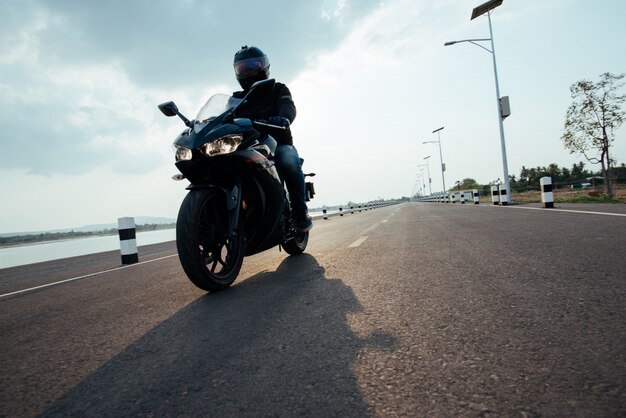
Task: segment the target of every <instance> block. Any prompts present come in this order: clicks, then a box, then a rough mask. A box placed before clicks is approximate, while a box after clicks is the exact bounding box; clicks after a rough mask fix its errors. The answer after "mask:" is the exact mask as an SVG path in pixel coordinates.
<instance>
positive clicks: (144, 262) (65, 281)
mask: <svg viewBox="0 0 626 418" xmlns="http://www.w3.org/2000/svg"><path fill="white" fill-rule="evenodd" d="M177 255H178V254H173V255H166V256H165V257H160V258H155V259H154V260H148V261H141V262H139V263H135V264H130V265H128V266H121V267H116V268H113V269H109V270H104V271H98V272H96V273H90V274H85V275H84V276H79V277H72V278H71V279H65V280H61V281H58V282H53V283H48V284H42V285H41V286H35V287H29V288H28V289H22V290H17V291H15V292H11V293H5V294H3V295H0V299H2V298H5V297H9V296H13V295H19V294H20V293H26V292H30V291H33V290H37V289H44V288H46V287H51V286H57V285H60V284H63V283H68V282H73V281H76V280H82V279H87V278H89V277H94V276H99V275H101V274H105V273H111V272H113V271H118V270H123V269H126V268H129V267H135V266H139V265H141V264H147V263H152V262H154V261H160V260H165V259H166V258H171V257H176V256H177Z"/></svg>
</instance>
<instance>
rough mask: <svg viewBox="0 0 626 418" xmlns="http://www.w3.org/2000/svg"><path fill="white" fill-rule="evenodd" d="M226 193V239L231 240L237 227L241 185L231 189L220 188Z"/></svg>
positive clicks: (238, 183)
mask: <svg viewBox="0 0 626 418" xmlns="http://www.w3.org/2000/svg"><path fill="white" fill-rule="evenodd" d="M222 190H223V191H224V193H226V209H228V238H233V237H234V236H235V235H236V234H237V226H238V225H239V211H240V210H241V183H240V182H237V184H235V185H233V186H232V187H226V188H222Z"/></svg>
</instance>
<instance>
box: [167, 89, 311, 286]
mask: <svg viewBox="0 0 626 418" xmlns="http://www.w3.org/2000/svg"><path fill="white" fill-rule="evenodd" d="M274 83H275V81H274V80H272V79H269V80H262V81H258V82H256V83H255V84H254V85H253V86H252V87H251V88H250V91H249V92H248V94H247V95H246V96H245V97H243V98H241V99H238V98H234V97H232V96H230V95H226V94H216V95H213V96H212V97H211V98H210V99H209V100H208V101H207V102H206V104H205V105H204V106H202V108H201V109H200V110H199V112H198V115H197V116H196V118H195V119H194V120H189V119H187V118H186V117H185V116H184V115H183V114H181V113H180V112H179V110H178V107H177V106H176V104H175V103H174V102H171V101H170V102H166V103H162V104H160V105H159V106H158V107H159V109H160V110H161V112H162V113H163V114H164V115H165V116H178V117H179V118H180V119H182V121H183V122H184V123H185V125H186V129H185V130H183V132H182V133H181V134H180V135H178V137H177V138H176V139H175V140H174V144H173V146H174V149H175V153H176V154H175V160H176V162H175V164H176V167H177V168H178V170H179V171H180V174H176V175H174V176H173V177H172V178H173V179H174V180H183V179H187V180H188V181H189V182H190V184H189V186H188V187H187V190H189V192H188V194H187V195H186V196H185V198H184V200H183V202H182V204H181V206H180V210H179V212H178V218H177V221H176V246H177V249H178V256H179V259H180V262H181V265H182V267H183V270H184V271H185V273H186V274H187V276H188V278H189V279H190V280H191V282H193V283H194V284H195V285H196V286H198V287H199V288H201V289H204V290H206V291H209V292H217V291H220V290H223V289H226V288H227V287H229V286H230V285H231V284H232V283H233V281H235V279H236V278H237V275H238V274H239V271H240V269H241V266H242V263H243V259H244V257H245V256H250V255H253V254H257V253H259V252H262V251H265V250H268V249H270V248H272V247H275V246H277V245H278V246H279V249H280V248H282V249H284V250H285V251H286V252H287V253H288V254H290V255H298V254H301V253H302V252H304V250H305V249H306V246H307V243H308V240H309V232H308V231H306V232H302V231H299V230H297V229H296V227H295V222H294V219H293V218H292V214H291V210H290V204H289V194H288V191H287V189H286V187H285V184H284V181H283V180H282V179H281V178H280V176H279V174H278V172H277V170H276V167H275V165H274V161H273V157H274V152H275V150H276V145H277V143H276V140H275V139H274V138H273V137H272V135H271V133H272V132H275V131H274V130H280V129H288V128H284V127H282V126H276V125H271V124H269V123H267V122H266V121H261V120H251V119H247V118H240V117H237V110H238V108H239V107H240V106H241V105H242V104H244V103H246V101H247V100H248V99H250V98H251V97H252V96H253V95H256V94H266V93H267V92H268V91H271V89H273V87H274ZM302 161H303V160H301V163H302ZM312 176H315V173H309V174H305V177H312ZM305 185H306V200H307V201H308V200H310V199H311V198H313V195H314V194H315V189H314V187H313V183H312V182H306V183H305Z"/></svg>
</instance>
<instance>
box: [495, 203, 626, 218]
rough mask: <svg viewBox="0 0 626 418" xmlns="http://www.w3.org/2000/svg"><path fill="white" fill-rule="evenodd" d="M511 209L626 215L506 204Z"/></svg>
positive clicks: (612, 214)
mask: <svg viewBox="0 0 626 418" xmlns="http://www.w3.org/2000/svg"><path fill="white" fill-rule="evenodd" d="M491 207H503V206H495V205H492V206H491ZM506 207H507V208H509V209H532V210H543V211H545V212H570V213H589V214H591V215H606V216H626V213H611V212H592V211H589V210H574V209H556V208H549V209H546V208H535V207H530V206H506Z"/></svg>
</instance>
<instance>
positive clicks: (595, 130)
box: [561, 73, 626, 197]
mask: <svg viewBox="0 0 626 418" xmlns="http://www.w3.org/2000/svg"><path fill="white" fill-rule="evenodd" d="M623 78H624V74H620V75H614V74H611V73H604V74H602V75H600V81H598V82H597V83H594V82H593V81H588V80H581V81H579V82H577V83H575V84H572V86H571V87H570V92H571V93H572V99H573V102H572V104H571V105H570V107H569V108H568V109H567V114H566V117H565V130H564V133H563V136H562V137H561V139H562V140H563V143H564V145H565V148H566V149H567V150H568V151H569V152H570V154H573V153H576V152H578V153H582V154H583V155H584V156H585V158H586V159H587V161H589V162H590V163H592V164H601V166H602V177H603V178H604V191H605V193H606V195H607V196H608V197H613V187H612V182H611V178H610V176H609V173H610V170H611V164H612V160H611V157H610V155H609V149H610V147H611V143H612V142H613V141H614V140H615V131H616V130H617V129H619V127H620V126H621V125H622V123H623V122H624V115H625V114H624V111H622V109H621V107H622V104H623V103H624V101H625V100H626V96H625V95H624V94H621V95H620V94H618V90H619V89H620V88H621V87H622V86H623V85H624V83H620V80H621V79H623ZM593 150H595V151H596V152H597V153H598V154H599V155H598V154H596V155H595V156H591V155H589V152H591V151H593Z"/></svg>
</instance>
